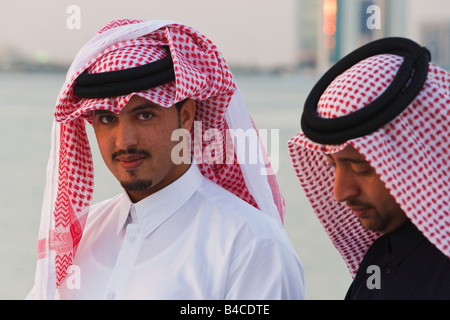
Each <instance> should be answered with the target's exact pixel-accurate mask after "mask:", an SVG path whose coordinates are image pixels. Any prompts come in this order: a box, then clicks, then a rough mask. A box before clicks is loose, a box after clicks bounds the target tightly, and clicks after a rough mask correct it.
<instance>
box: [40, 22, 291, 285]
mask: <svg viewBox="0 0 450 320" xmlns="http://www.w3.org/2000/svg"><path fill="white" fill-rule="evenodd" d="M140 22H141V21H139V20H120V21H113V22H112V23H110V24H109V25H107V26H106V27H105V28H103V29H102V30H101V31H100V32H99V34H102V33H108V32H111V30H112V29H114V28H117V27H121V26H128V25H131V24H139V23H140ZM131 38H132V37H131ZM162 47H169V48H170V54H171V55H172V59H173V65H174V71H175V78H176V80H175V81H173V82H171V83H168V84H166V85H163V86H160V87H157V88H154V89H150V90H147V91H143V92H138V93H133V94H137V95H139V96H141V97H143V98H146V99H148V100H150V101H152V102H154V103H156V104H158V105H161V106H163V107H170V106H172V105H174V104H175V103H177V102H179V101H182V100H184V99H185V98H191V99H194V100H196V101H197V112H196V118H195V121H201V123H202V126H203V130H204V131H207V130H208V129H211V128H214V129H216V130H220V132H221V133H222V136H223V137H225V136H226V130H227V129H228V125H227V121H226V119H225V113H226V111H227V108H228V105H229V103H230V100H231V98H232V96H233V94H234V93H235V91H236V90H237V87H236V84H235V81H234V79H233V76H232V74H231V72H230V69H229V67H228V66H227V64H226V62H225V60H224V58H223V57H222V55H221V54H220V52H219V51H218V50H217V48H216V46H215V45H214V44H213V43H212V42H211V41H210V40H208V39H207V38H205V37H204V36H203V35H201V34H200V33H198V32H197V31H195V30H194V29H192V28H190V27H188V26H184V25H181V24H168V25H166V26H165V27H162V28H160V29H157V30H156V31H154V32H151V33H150V34H146V35H144V36H140V37H136V38H132V39H128V40H124V41H121V42H118V43H115V44H113V45H111V46H107V48H106V49H105V50H103V51H102V52H101V53H99V54H97V55H95V56H94V57H92V59H90V60H89V62H88V63H86V64H85V65H84V66H83V67H81V68H78V70H75V72H73V73H72V72H71V71H70V72H69V76H68V79H66V84H65V86H64V87H63V88H62V90H61V92H60V95H59V98H58V101H57V105H56V109H55V119H56V121H57V122H59V123H61V126H60V133H59V136H60V144H59V146H58V147H59V159H58V166H59V170H58V189H57V196H56V202H55V206H54V209H53V216H54V222H55V223H54V224H55V229H54V230H51V232H50V233H51V234H50V235H49V239H50V240H48V239H47V238H44V239H42V238H41V239H40V242H39V254H38V256H39V258H40V259H43V258H48V256H49V254H50V250H55V251H56V258H55V263H56V286H58V285H59V284H60V283H61V282H62V280H63V279H64V277H65V275H66V273H67V269H68V267H69V266H70V265H71V263H72V259H73V256H74V254H75V252H76V248H77V245H78V243H79V241H80V239H81V236H82V232H83V228H84V224H85V221H86V218H87V214H88V212H89V205H90V200H91V197H92V193H93V164H92V157H91V154H90V147H89V141H88V138H87V134H86V131H85V128H84V125H85V120H87V121H88V122H89V121H91V117H90V114H91V112H90V111H92V110H94V109H106V110H111V111H113V112H116V113H118V112H119V111H120V110H121V109H122V108H123V107H124V106H125V105H126V103H127V102H128V101H129V99H130V98H131V97H132V95H133V94H130V95H126V96H120V97H112V98H105V99H80V98H78V97H76V96H75V95H74V93H73V85H74V81H75V79H76V78H77V77H78V76H79V75H80V74H81V73H82V72H84V71H85V70H87V71H88V72H89V73H98V72H106V71H115V70H122V69H127V68H131V67H136V66H140V65H144V64H147V63H150V62H153V61H156V60H159V59H161V58H162V57H164V56H165V55H167V52H166V50H165V49H164V48H162ZM72 68H73V66H72ZM72 68H71V70H72ZM192 141H194V139H192ZM208 143H211V142H210V141H204V142H203V146H202V147H203V148H202V150H203V149H204V148H205V147H206V146H207V145H208ZM202 150H199V152H202ZM223 150H224V152H223V157H224V158H223V161H222V163H223V164H220V163H217V164H208V163H205V162H204V161H203V162H201V163H199V164H198V166H199V169H200V171H201V172H202V174H203V175H204V176H206V177H207V178H209V179H210V180H212V181H214V182H215V183H217V184H218V185H220V186H222V187H224V188H225V189H227V190H229V191H230V192H232V193H234V194H235V195H237V196H238V197H240V198H242V199H243V200H244V201H246V202H248V203H250V204H251V205H253V206H255V207H258V206H257V203H256V201H255V200H254V198H253V196H252V195H251V193H250V192H249V190H248V188H247V185H246V183H245V181H244V176H243V174H242V171H241V167H240V165H239V163H238V161H237V158H236V155H235V156H234V157H235V159H234V162H233V163H231V164H230V163H229V161H228V163H226V145H225V143H224V146H223ZM193 151H194V148H193ZM194 156H198V154H194ZM269 181H270V182H269V183H270V187H271V188H272V192H273V195H274V201H275V204H276V205H277V207H278V208H279V213H280V216H281V218H283V214H284V201H283V199H282V197H281V194H280V193H279V190H278V186H277V185H276V181H274V177H270V178H269ZM50 265H51V263H50ZM50 273H51V272H50Z"/></svg>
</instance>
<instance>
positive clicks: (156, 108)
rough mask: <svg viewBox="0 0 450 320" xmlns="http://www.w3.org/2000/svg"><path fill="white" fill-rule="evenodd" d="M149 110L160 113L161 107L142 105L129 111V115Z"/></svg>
mask: <svg viewBox="0 0 450 320" xmlns="http://www.w3.org/2000/svg"><path fill="white" fill-rule="evenodd" d="M149 109H151V110H152V111H160V109H161V107H160V106H157V105H155V104H142V105H138V106H136V107H134V108H132V109H131V110H129V111H128V113H135V112H139V111H143V110H146V111H148V110H149Z"/></svg>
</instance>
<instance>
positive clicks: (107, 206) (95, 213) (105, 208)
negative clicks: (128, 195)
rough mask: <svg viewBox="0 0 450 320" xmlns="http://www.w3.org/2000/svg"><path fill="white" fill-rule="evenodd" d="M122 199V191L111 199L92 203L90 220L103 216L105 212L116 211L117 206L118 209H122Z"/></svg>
mask: <svg viewBox="0 0 450 320" xmlns="http://www.w3.org/2000/svg"><path fill="white" fill-rule="evenodd" d="M122 200H123V194H122V193H121V194H118V195H115V196H113V197H111V198H109V199H106V200H102V201H100V202H97V203H95V204H92V205H91V206H90V208H89V216H88V220H93V219H97V218H98V217H100V216H103V215H104V214H108V213H110V212H111V211H114V210H115V208H117V210H120V205H121V203H122Z"/></svg>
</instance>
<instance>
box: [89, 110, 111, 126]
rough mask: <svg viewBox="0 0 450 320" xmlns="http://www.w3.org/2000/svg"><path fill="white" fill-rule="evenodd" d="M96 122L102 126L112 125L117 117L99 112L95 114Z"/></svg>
mask: <svg viewBox="0 0 450 320" xmlns="http://www.w3.org/2000/svg"><path fill="white" fill-rule="evenodd" d="M93 116H94V121H95V122H97V123H100V124H110V123H111V122H114V120H115V119H116V117H115V115H114V114H113V113H110V112H102V111H97V112H94V114H93Z"/></svg>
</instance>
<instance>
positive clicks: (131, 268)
mask: <svg viewBox="0 0 450 320" xmlns="http://www.w3.org/2000/svg"><path fill="white" fill-rule="evenodd" d="M57 296H58V297H59V298H60V299H183V300H184V299H186V300H187V299H215V300H219V299H220V300H221V299H303V298H304V274H303V267H302V265H301V262H300V260H299V258H298V257H297V254H296V252H295V251H294V249H293V246H292V244H291V243H290V241H289V239H288V237H287V235H286V233H285V231H284V230H283V229H282V227H281V226H280V225H279V224H278V223H277V222H276V221H275V220H274V219H273V218H270V217H269V216H268V215H266V214H264V213H262V212H261V211H259V210H257V209H255V208H254V207H252V206H251V205H249V204H247V203H246V202H244V201H243V200H241V199H239V198H238V197H236V196H235V195H233V194H231V193H230V192H228V191H226V190H225V189H223V188H221V187H220V186H218V185H216V184H215V183H213V182H211V181H210V180H209V179H207V178H205V177H204V176H203V175H202V174H201V173H200V171H199V169H198V168H197V166H195V165H191V168H190V169H189V170H188V171H187V172H186V173H185V174H184V175H183V176H182V177H180V178H179V179H178V180H176V181H175V182H173V183H172V184H170V185H169V186H167V187H166V188H164V189H162V190H160V191H158V192H156V193H154V194H152V195H150V196H149V197H147V198H145V199H143V200H141V201H139V202H138V203H134V204H133V203H132V202H131V201H130V199H129V197H128V195H127V193H126V192H125V191H124V192H123V193H122V194H120V195H118V196H115V197H113V198H111V199H109V200H106V201H103V202H101V203H99V204H96V205H94V206H92V207H91V211H90V213H89V217H88V220H87V222H86V227H85V231H84V234H83V237H82V239H81V241H80V244H79V247H78V251H77V253H76V255H75V258H74V261H73V267H72V268H71V269H70V270H69V273H68V275H67V276H66V278H65V280H64V281H63V282H62V284H61V286H60V287H59V289H58V292H57Z"/></svg>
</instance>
